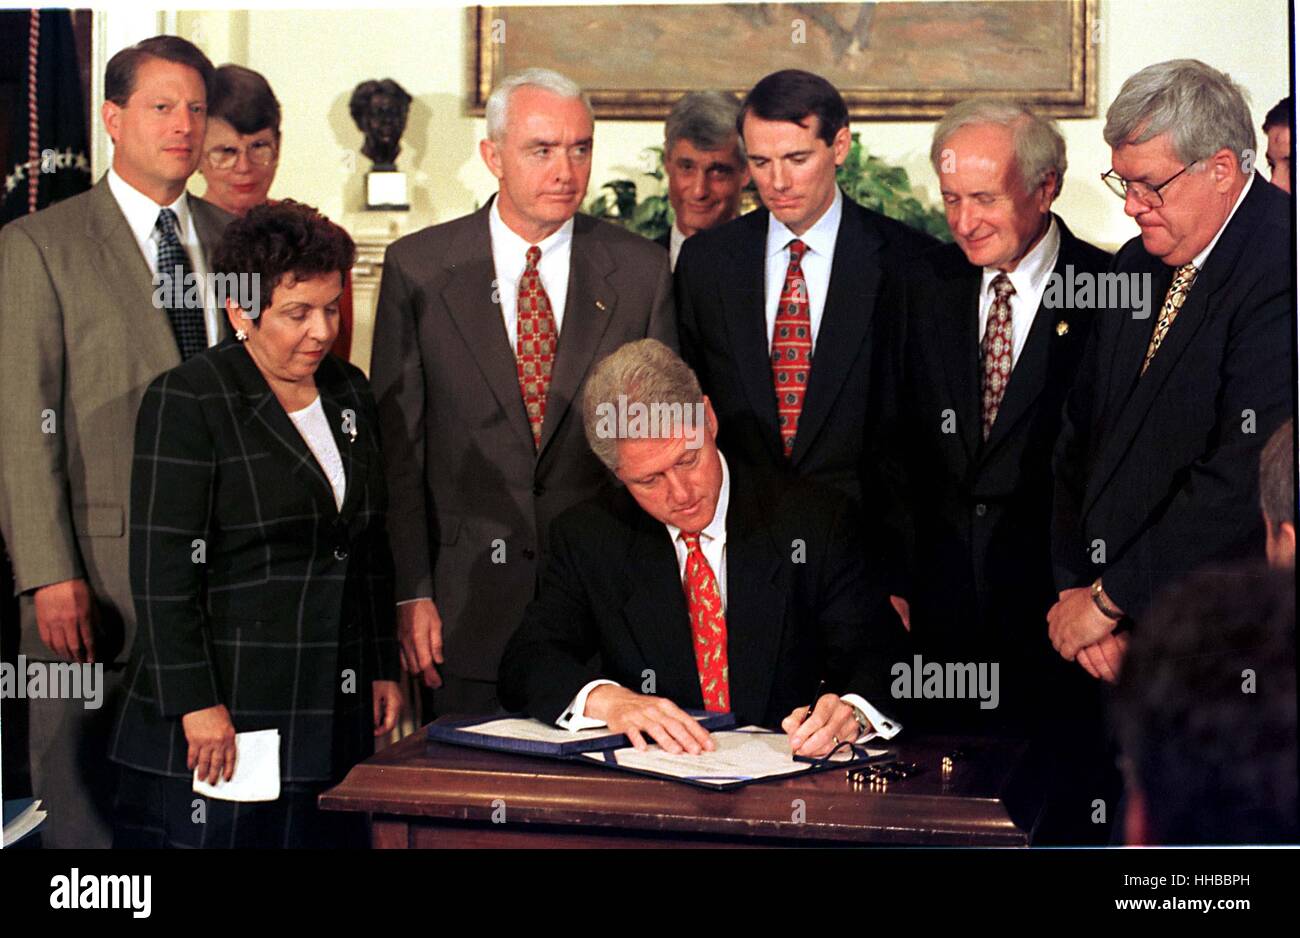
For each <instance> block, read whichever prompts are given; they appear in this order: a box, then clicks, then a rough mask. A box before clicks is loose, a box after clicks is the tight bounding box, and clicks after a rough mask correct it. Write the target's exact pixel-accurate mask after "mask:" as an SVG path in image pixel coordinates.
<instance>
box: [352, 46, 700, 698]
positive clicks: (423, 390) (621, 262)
mask: <svg viewBox="0 0 1300 938" xmlns="http://www.w3.org/2000/svg"><path fill="white" fill-rule="evenodd" d="M592 129H593V121H592V113H591V106H590V104H589V103H588V102H587V100H586V98H585V97H584V96H583V94H582V91H581V89H579V88H578V86H577V85H575V84H574V83H573V82H572V81H570V80H569V79H567V78H565V77H564V76H562V75H559V74H556V73H555V72H551V71H547V70H545V69H528V70H526V71H523V72H520V73H519V74H517V75H512V76H510V77H508V78H506V79H505V80H503V81H502V83H501V85H500V86H499V87H498V88H497V89H496V90H495V91H494V92H493V93H492V96H491V97H490V98H489V100H488V103H487V139H486V140H484V141H482V143H481V144H480V153H481V155H482V157H483V160H484V162H486V163H487V166H488V168H489V169H490V170H491V171H492V174H493V175H494V176H496V177H497V179H498V180H499V181H500V186H499V190H498V193H497V195H496V196H494V197H493V198H492V200H491V201H490V202H489V204H488V205H487V206H485V207H484V208H483V209H481V210H479V211H477V212H475V213H473V214H472V215H467V216H465V217H463V218H458V219H456V220H454V221H451V222H447V223H445V224H442V225H435V226H433V227H431V228H426V229H425V230H423V231H420V232H417V233H415V234H413V235H409V236H407V237H405V238H402V239H400V240H398V241H396V242H394V243H393V245H392V246H391V247H389V249H388V252H387V255H386V256H385V259H384V274H383V281H382V283H381V286H380V291H379V303H378V309H377V312H376V317H375V338H374V353H373V359H372V362H371V382H372V385H373V387H374V392H375V397H376V399H377V400H378V404H379V419H380V429H381V432H382V434H383V442H384V456H385V460H386V462H387V466H388V480H389V497H390V512H389V531H390V536H391V538H392V543H393V554H394V559H395V562H396V568H397V596H396V598H397V600H398V613H399V615H398V637H399V639H400V640H401V647H402V657H403V664H404V666H405V667H406V669H407V670H408V671H410V672H411V673H416V674H420V675H422V676H423V678H424V683H425V685H426V686H427V687H429V688H432V689H434V690H433V694H432V700H431V701H430V703H431V705H432V709H433V711H434V713H436V714H443V713H452V712H462V713H479V712H491V711H493V710H495V709H497V707H498V704H497V697H496V674H497V665H498V664H499V662H500V660H501V653H502V651H503V650H504V648H505V644H506V641H507V640H508V639H509V638H510V635H511V634H512V633H513V632H514V630H515V627H516V626H517V625H518V624H519V622H520V621H521V619H522V617H523V612H524V608H525V606H526V605H527V604H528V602H529V601H530V600H531V599H532V598H533V595H534V593H535V591H536V581H537V571H538V570H539V568H540V567H541V565H542V563H543V560H544V557H545V554H546V550H547V538H546V535H547V528H548V526H549V524H550V522H551V520H552V519H553V518H554V517H555V516H556V515H558V514H559V513H560V512H562V511H564V510H565V509H566V508H568V507H569V506H571V505H573V504H576V503H577V502H579V501H582V500H584V499H586V498H587V497H589V496H591V495H594V494H595V493H597V492H598V491H599V490H600V489H601V488H602V487H604V486H606V485H609V484H611V482H612V479H611V477H610V475H609V473H608V472H607V471H606V470H605V468H604V467H603V466H602V465H601V464H600V462H599V461H597V459H596V458H595V457H594V456H593V455H592V454H591V451H590V449H589V448H588V447H587V443H586V439H585V438H584V436H583V429H582V414H581V412H580V410H581V408H577V409H576V412H575V408H574V407H573V406H572V405H573V402H574V400H575V398H577V397H578V395H579V393H580V391H581V388H582V385H583V382H584V380H585V378H586V375H587V371H588V369H590V368H591V367H592V365H593V364H594V363H595V362H597V361H599V360H600V359H601V358H603V357H604V356H605V355H608V354H609V353H610V352H612V351H614V349H616V348H618V347H619V346H621V345H623V344H624V343H625V342H629V341H631V340H633V339H640V338H645V337H647V336H649V337H653V338H657V339H660V340H661V341H663V342H665V343H667V344H668V345H670V346H673V347H674V348H675V347H676V329H675V326H674V317H673V308H672V287H671V282H670V279H669V272H668V255H667V254H666V253H665V252H664V251H662V250H661V249H659V248H658V247H656V246H655V245H654V244H653V243H652V242H649V241H646V240H643V239H642V238H639V237H637V236H636V235H633V234H632V233H631V232H628V231H625V230H623V229H622V228H619V227H617V226H615V225H611V224H608V223H606V222H601V221H597V220H595V219H593V218H591V217H589V216H586V215H575V213H577V211H578V208H579V206H580V205H581V202H582V199H583V197H584V195H585V194H586V191H587V181H588V178H589V176H590V174H591V143H592Z"/></svg>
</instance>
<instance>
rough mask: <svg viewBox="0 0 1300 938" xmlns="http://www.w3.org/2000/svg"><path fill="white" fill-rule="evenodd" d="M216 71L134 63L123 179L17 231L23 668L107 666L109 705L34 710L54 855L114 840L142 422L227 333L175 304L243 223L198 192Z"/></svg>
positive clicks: (15, 479)
mask: <svg viewBox="0 0 1300 938" xmlns="http://www.w3.org/2000/svg"><path fill="white" fill-rule="evenodd" d="M212 71H213V69H212V63H211V62H209V61H208V59H207V57H206V56H205V55H204V54H203V53H202V52H201V51H199V49H197V48H196V47H195V46H193V45H191V44H190V43H189V42H186V41H185V40H183V39H178V38H176V37H175V36H155V37H153V38H151V39H146V40H144V41H143V42H141V43H139V44H137V45H135V46H133V47H131V48H129V49H124V50H122V51H121V52H119V53H117V54H116V55H115V56H113V58H112V59H111V60H110V61H109V63H108V67H107V69H106V72H105V80H104V96H105V99H106V100H105V101H104V105H103V109H102V112H101V115H102V117H103V120H104V125H105V127H106V128H107V130H108V134H109V136H110V137H111V138H112V140H113V144H114V150H113V163H112V168H111V169H110V170H109V171H108V172H107V173H106V174H105V176H104V178H102V179H101V180H100V181H99V184H98V185H96V186H95V187H94V188H93V189H92V190H91V191H89V192H86V193H83V194H81V195H78V196H74V197H73V198H70V199H67V200H65V201H63V202H60V203H58V204H57V205H54V206H51V207H50V208H48V209H45V210H44V211H41V212H37V213H36V214H34V215H29V216H27V217H25V218H21V219H18V220H16V221H13V222H11V223H10V224H8V225H6V226H5V227H4V228H3V229H2V230H0V349H2V350H3V352H0V407H2V408H3V416H4V422H5V426H6V430H5V438H4V445H3V446H0V531H2V532H3V535H4V540H5V543H6V544H7V545H8V548H9V552H10V554H11V556H12V558H13V568H14V580H15V584H14V588H15V591H16V592H17V593H18V594H19V597H20V604H21V619H22V637H21V641H20V644H19V653H20V654H21V655H25V656H26V659H27V663H28V667H29V668H30V667H31V665H32V663H33V662H37V663H41V665H42V666H44V665H46V664H51V663H52V662H54V661H55V660H58V659H66V660H70V661H73V662H79V663H87V664H93V665H96V666H98V665H103V670H102V678H101V681H102V684H101V685H100V692H99V694H98V699H97V700H94V701H92V700H90V699H85V695H84V694H83V699H76V700H68V699H63V700H57V699H54V700H51V699H30V700H28V705H29V708H30V709H29V716H28V719H29V724H30V737H31V739H30V750H31V765H30V770H31V774H32V788H33V792H34V794H35V795H36V796H37V797H39V798H42V799H43V800H44V801H45V802H46V804H47V805H48V807H49V808H50V816H49V820H48V822H47V825H46V827H45V828H44V832H43V833H44V843H45V844H46V845H47V846H54V847H64V846H76V847H83V846H85V847H92V846H108V845H109V844H110V843H111V840H112V832H111V828H110V818H109V808H110V807H111V798H112V790H111V789H112V782H111V780H112V779H113V778H114V777H115V773H114V772H112V771H110V769H109V763H108V760H107V758H106V756H105V751H106V747H107V743H108V729H109V725H110V723H111V720H112V717H113V714H114V712H115V711H116V709H117V703H118V700H117V698H118V695H119V694H120V686H119V685H120V679H121V671H122V668H123V667H124V666H125V663H126V661H127V658H128V655H129V653H130V650H131V642H132V639H133V637H134V633H135V613H134V609H133V605H132V599H131V589H130V581H129V576H128V569H127V517H126V509H127V503H128V495H129V491H130V482H131V452H132V447H131V441H132V439H133V438H134V434H135V417H136V409H137V407H138V406H139V403H140V397H141V395H142V394H143V392H144V389H145V387H146V386H147V385H148V384H149V382H150V381H152V380H153V379H154V378H155V377H157V376H158V375H159V374H161V373H162V372H164V371H166V370H168V369H169V368H171V367H173V366H174V365H177V364H179V363H180V361H181V359H182V357H188V355H190V354H193V353H194V352H196V351H199V350H201V349H203V348H205V347H207V346H208V345H211V344H215V343H216V342H217V341H218V340H219V339H220V338H221V337H222V336H223V334H224V332H223V329H224V327H223V326H222V325H221V320H220V318H219V317H218V315H217V310H216V309H215V304H213V303H212V302H211V301H210V299H208V298H207V297H206V296H204V297H203V298H202V299H201V300H200V301H198V302H195V301H194V299H192V298H186V297H184V296H183V295H181V294H178V293H177V292H176V291H173V290H163V289H159V287H161V286H162V285H163V284H169V285H170V284H171V282H172V280H171V279H169V278H174V277H175V275H176V274H180V275H181V276H182V280H181V283H182V285H186V286H187V285H192V284H194V283H196V282H199V281H196V280H195V279H194V277H195V275H198V277H199V278H202V277H203V275H204V274H206V266H205V265H206V252H207V251H208V250H209V249H210V248H211V247H213V246H214V245H215V243H216V241H217V239H218V238H219V236H220V233H221V229H222V228H224V227H225V224H226V222H227V221H228V220H229V218H230V216H228V215H227V214H226V213H224V212H222V211H221V210H220V209H217V208H215V207H214V206H211V205H209V204H208V203H206V202H203V201H202V200H200V199H195V198H192V197H189V196H187V195H186V193H185V182H186V180H187V179H188V178H189V177H190V175H191V174H192V173H193V172H194V170H195V168H196V167H197V166H198V162H199V154H200V147H201V145H202V143H203V133H204V129H205V125H206V116H205V113H206V106H207V86H208V83H209V81H210V80H211V76H212ZM178 268H179V269H178ZM182 293H183V291H182ZM195 295H198V294H193V295H192V296H195ZM96 670H98V669H96ZM96 704H97V706H96Z"/></svg>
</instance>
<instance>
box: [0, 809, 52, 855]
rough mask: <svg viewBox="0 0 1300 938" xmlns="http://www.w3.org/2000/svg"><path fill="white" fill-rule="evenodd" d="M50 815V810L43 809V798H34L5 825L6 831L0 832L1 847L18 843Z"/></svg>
mask: <svg viewBox="0 0 1300 938" xmlns="http://www.w3.org/2000/svg"><path fill="white" fill-rule="evenodd" d="M48 815H49V812H48V811H42V810H41V799H39V798H37V799H36V800H34V801H33V802H32V803H31V804H29V805H28V806H27V807H26V808H24V809H23V810H22V812H21V813H20V814H19V815H18V816H17V817H15V818H14V819H13V820H11V821H10V822H9V823H8V824H6V825H5V826H4V831H3V832H0V848H2V847H7V846H9V845H10V844H16V843H18V841H20V840H22V839H23V838H24V837H26V836H27V835H28V834H30V833H31V832H32V831H34V830H36V828H37V827H39V826H40V824H41V822H42V821H44V820H45V818H46V817H47V816H48Z"/></svg>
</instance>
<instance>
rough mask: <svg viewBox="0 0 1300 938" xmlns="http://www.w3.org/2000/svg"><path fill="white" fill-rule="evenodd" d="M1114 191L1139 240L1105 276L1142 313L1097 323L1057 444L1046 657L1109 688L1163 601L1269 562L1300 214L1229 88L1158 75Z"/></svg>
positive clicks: (1134, 104)
mask: <svg viewBox="0 0 1300 938" xmlns="http://www.w3.org/2000/svg"><path fill="white" fill-rule="evenodd" d="M1104 133H1105V138H1106V142H1107V144H1108V145H1109V146H1110V147H1111V160H1112V162H1111V170H1110V171H1109V172H1108V173H1106V174H1104V176H1103V178H1104V179H1105V181H1106V183H1107V184H1108V185H1109V186H1111V188H1112V189H1114V190H1115V192H1116V193H1117V194H1118V195H1120V196H1122V197H1123V198H1124V211H1125V213H1126V214H1128V215H1129V216H1130V217H1131V218H1133V220H1134V221H1136V222H1137V224H1138V227H1139V228H1140V229H1141V236H1140V237H1138V238H1134V239H1133V240H1132V241H1130V242H1129V243H1128V244H1126V245H1124V247H1123V248H1122V249H1121V250H1120V252H1119V253H1118V254H1117V255H1116V257H1115V261H1114V263H1113V264H1112V267H1111V270H1112V272H1116V273H1121V274H1125V275H1128V276H1133V275H1136V276H1139V277H1149V278H1150V284H1151V289H1150V295H1151V296H1154V297H1157V298H1163V300H1162V302H1160V304H1159V306H1158V307H1154V308H1153V309H1152V310H1151V312H1150V314H1147V313H1144V312H1143V311H1142V310H1141V309H1134V308H1126V307H1121V308H1114V309H1106V310H1100V311H1099V312H1098V314H1097V316H1096V318H1095V325H1094V329H1093V334H1092V336H1091V337H1090V339H1089V343H1088V348H1087V349H1086V350H1085V352H1084V358H1083V362H1082V364H1081V366H1080V369H1079V374H1078V379H1077V381H1076V383H1075V386H1074V389H1073V391H1072V392H1071V394H1070V396H1069V398H1068V399H1067V402H1066V410H1065V421H1064V424H1063V428H1062V432H1061V437H1060V439H1059V441H1058V443H1057V448H1056V453H1055V459H1054V467H1055V472H1056V507H1055V516H1054V522H1053V562H1054V565H1055V572H1056V581H1057V584H1056V585H1057V588H1058V589H1059V590H1060V591H1061V592H1060V597H1059V600H1058V602H1057V603H1056V605H1055V606H1053V607H1052V609H1051V611H1050V612H1049V613H1048V630H1049V636H1050V638H1051V640H1052V644H1053V646H1054V647H1055V648H1056V650H1057V651H1058V652H1059V653H1060V654H1061V655H1062V656H1063V657H1064V658H1066V659H1067V660H1073V661H1077V662H1078V663H1079V664H1080V665H1081V666H1082V667H1083V668H1084V669H1085V670H1087V671H1088V672H1089V673H1090V674H1092V675H1093V676H1094V677H1098V678H1102V679H1105V680H1109V681H1113V680H1114V679H1115V675H1116V673H1117V671H1118V669H1119V665H1120V663H1121V661H1122V659H1123V655H1124V650H1125V648H1126V647H1127V643H1128V633H1127V630H1128V628H1129V627H1131V626H1132V627H1137V628H1141V625H1142V621H1143V617H1144V614H1145V613H1146V610H1147V608H1148V607H1149V606H1150V604H1151V601H1152V598H1153V596H1154V595H1155V594H1157V593H1158V592H1159V591H1160V590H1161V589H1162V588H1164V587H1165V586H1167V585H1168V584H1170V583H1172V582H1173V581H1175V580H1178V579H1181V578H1183V577H1184V576H1185V575H1186V574H1188V573H1190V572H1191V571H1193V570H1194V569H1196V568H1198V567H1201V566H1203V565H1205V564H1207V563H1210V562H1213V561H1219V562H1225V561H1233V560H1244V559H1248V558H1256V557H1258V558H1259V559H1260V560H1263V545H1264V541H1265V538H1264V529H1263V522H1262V521H1261V519H1260V514H1259V511H1258V507H1257V506H1258V503H1259V492H1258V483H1257V479H1256V473H1257V467H1258V465H1259V452H1260V449H1261V447H1262V446H1263V444H1264V441H1265V440H1267V439H1268V438H1269V435H1270V434H1271V433H1272V432H1273V430H1274V429H1275V428H1276V427H1277V426H1278V425H1279V424H1280V423H1281V422H1282V421H1283V420H1285V419H1286V415H1287V412H1288V410H1289V409H1290V405H1291V400H1292V396H1293V393H1294V385H1293V381H1294V377H1293V368H1292V362H1291V349H1292V348H1293V345H1294V333H1293V323H1294V319H1293V316H1294V310H1295V291H1294V287H1293V283H1292V268H1291V260H1290V250H1291V237H1290V204H1289V200H1288V199H1287V197H1286V195H1285V194H1284V193H1283V192H1282V191H1281V190H1279V189H1277V188H1276V187H1274V186H1271V185H1269V184H1268V182H1267V181H1266V180H1265V179H1263V178H1262V177H1260V176H1258V174H1256V173H1255V172H1254V171H1253V170H1252V169H1250V167H1252V166H1253V164H1254V162H1255V160H1254V159H1252V158H1251V157H1252V155H1253V154H1254V153H1255V152H1257V150H1256V148H1257V144H1256V140H1255V131H1254V128H1253V127H1252V126H1251V118H1250V110H1249V108H1248V107H1247V105H1246V102H1245V99H1244V98H1243V96H1242V93H1241V90H1240V89H1239V88H1238V87H1237V85H1236V84H1234V83H1233V82H1232V80H1231V79H1230V78H1229V77H1228V76H1227V75H1225V74H1223V73H1222V72H1219V71H1216V70H1215V69H1213V68H1210V67H1209V66H1207V65H1205V64H1203V63H1201V62H1198V61H1195V60H1192V59H1178V60H1174V61H1170V62H1163V63H1160V64H1158V65H1152V66H1149V67H1148V68H1145V69H1143V70H1142V71H1140V72H1138V73H1137V74H1135V75H1133V76H1132V77H1131V78H1129V79H1128V81H1126V82H1125V83H1124V86H1123V88H1121V89H1120V93H1119V96H1118V97H1117V98H1116V99H1115V102H1114V103H1113V104H1112V105H1111V107H1110V110H1109V112H1108V113H1107V116H1106V127H1105V131H1104Z"/></svg>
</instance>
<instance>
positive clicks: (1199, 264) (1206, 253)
mask: <svg viewBox="0 0 1300 938" xmlns="http://www.w3.org/2000/svg"><path fill="white" fill-rule="evenodd" d="M1254 184H1255V174H1254V173H1251V174H1250V176H1249V177H1248V178H1247V179H1246V185H1245V187H1244V188H1243V189H1242V190H1241V195H1239V196H1237V201H1236V203H1235V204H1234V205H1233V206H1232V211H1231V212H1229V213H1228V217H1227V218H1225V219H1224V220H1223V224H1222V226H1220V228H1219V230H1218V231H1216V232H1215V233H1214V238H1213V240H1211V241H1210V243H1209V244H1207V245H1206V246H1205V250H1203V251H1202V252H1201V253H1200V254H1197V255H1196V256H1195V257H1193V258H1192V263H1193V264H1195V265H1196V269H1197V271H1198V272H1199V271H1201V270H1204V269H1205V262H1206V261H1207V260H1209V259H1210V252H1211V251H1213V250H1214V246H1215V245H1216V244H1218V243H1219V238H1221V237H1222V236H1223V232H1224V229H1226V228H1227V227H1228V225H1229V224H1230V223H1231V222H1232V216H1233V215H1236V214H1237V209H1239V208H1241V203H1242V202H1244V201H1245V200H1246V193H1247V192H1249V191H1250V187H1251V186H1252V185H1254ZM1160 302H1161V303H1162V304H1163V303H1164V299H1163V298H1161V300H1160Z"/></svg>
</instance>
